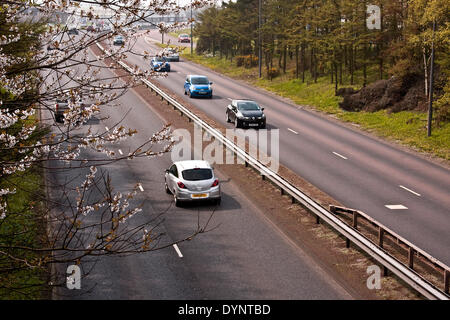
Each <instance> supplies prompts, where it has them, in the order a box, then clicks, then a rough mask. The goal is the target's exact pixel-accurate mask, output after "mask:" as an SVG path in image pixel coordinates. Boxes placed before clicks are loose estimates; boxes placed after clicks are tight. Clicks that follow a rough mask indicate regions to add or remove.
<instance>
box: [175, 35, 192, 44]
mask: <svg viewBox="0 0 450 320" xmlns="http://www.w3.org/2000/svg"><path fill="white" fill-rule="evenodd" d="M178 42H187V43H190V42H191V37H189V35H188V34H185V33H182V34H180V35H179V36H178Z"/></svg>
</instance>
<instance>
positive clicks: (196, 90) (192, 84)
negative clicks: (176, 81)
mask: <svg viewBox="0 0 450 320" xmlns="http://www.w3.org/2000/svg"><path fill="white" fill-rule="evenodd" d="M211 85H212V82H210V81H209V80H208V78H207V77H206V76H198V75H188V76H187V77H186V81H185V83H184V94H187V95H189V97H191V98H192V97H207V98H210V99H211V98H212V87H211Z"/></svg>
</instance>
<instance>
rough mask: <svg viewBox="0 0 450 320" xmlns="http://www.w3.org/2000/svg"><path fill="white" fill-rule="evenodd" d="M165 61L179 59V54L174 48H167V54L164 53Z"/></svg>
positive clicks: (176, 60)
mask: <svg viewBox="0 0 450 320" xmlns="http://www.w3.org/2000/svg"><path fill="white" fill-rule="evenodd" d="M166 59H167V61H175V62H178V61H180V55H179V54H178V52H177V51H176V50H175V49H174V48H169V49H167V55H166Z"/></svg>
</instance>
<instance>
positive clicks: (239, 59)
mask: <svg viewBox="0 0 450 320" xmlns="http://www.w3.org/2000/svg"><path fill="white" fill-rule="evenodd" d="M235 58H236V66H237V67H242V66H243V65H244V60H245V56H236V57H235Z"/></svg>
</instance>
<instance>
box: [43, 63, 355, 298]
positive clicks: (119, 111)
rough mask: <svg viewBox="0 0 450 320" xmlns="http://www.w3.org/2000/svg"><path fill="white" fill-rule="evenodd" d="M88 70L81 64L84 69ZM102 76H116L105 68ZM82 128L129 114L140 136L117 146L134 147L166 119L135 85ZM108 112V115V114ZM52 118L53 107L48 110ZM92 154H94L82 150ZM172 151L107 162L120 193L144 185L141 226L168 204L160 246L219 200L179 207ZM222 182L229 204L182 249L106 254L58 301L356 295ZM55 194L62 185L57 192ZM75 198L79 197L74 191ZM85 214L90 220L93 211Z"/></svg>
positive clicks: (65, 175)
mask: <svg viewBox="0 0 450 320" xmlns="http://www.w3.org/2000/svg"><path fill="white" fill-rule="evenodd" d="M80 73H82V70H81V71H80ZM100 76H101V77H109V76H113V74H112V73H111V72H110V71H109V70H103V71H102V72H101V74H100ZM119 102H120V106H118V107H115V108H110V109H108V110H107V111H104V113H103V114H102V115H101V116H97V117H95V118H94V119H92V120H91V121H90V122H89V123H87V124H84V125H82V126H81V127H80V129H79V130H81V131H84V132H86V131H87V130H88V128H90V129H91V130H92V131H93V132H96V131H99V132H102V131H104V130H108V129H111V128H112V127H113V125H114V124H116V123H117V122H119V121H120V120H121V119H122V117H123V115H124V113H126V112H129V113H128V115H127V116H126V118H125V119H123V121H122V123H121V124H122V125H125V126H129V127H132V128H135V129H137V130H138V132H139V134H138V135H137V136H136V137H135V138H133V139H131V140H127V141H124V142H121V143H120V144H118V145H115V147H114V148H115V149H116V151H117V153H124V154H126V153H127V152H129V151H131V150H133V149H134V148H136V147H137V146H139V145H140V144H141V143H142V142H144V141H145V140H146V139H147V138H148V137H150V136H151V135H152V134H153V133H154V132H156V131H157V130H159V129H160V128H162V126H163V124H164V121H163V120H162V119H160V118H159V117H158V116H157V115H156V114H155V113H154V112H153V111H152V109H151V107H149V105H147V103H146V102H145V101H143V100H142V99H141V98H140V97H139V96H138V95H137V94H136V93H135V92H134V91H133V90H130V91H128V93H126V94H125V95H124V96H122V97H121V98H120V99H119ZM102 116H107V118H106V119H102ZM43 118H44V119H46V120H45V121H47V122H50V121H51V120H50V119H51V115H50V114H49V112H47V111H46V112H44V113H43ZM83 156H88V157H93V156H94V154H93V153H90V152H89V153H87V154H83ZM170 164H171V160H170V155H169V154H167V155H165V156H163V157H157V158H153V159H147V158H138V159H133V160H130V161H121V162H115V163H112V164H110V165H108V167H107V169H108V171H109V174H110V177H111V179H112V183H113V186H114V188H115V190H116V191H121V192H126V191H127V190H130V189H132V187H133V186H134V185H135V184H136V183H137V182H138V183H140V184H141V186H142V189H141V191H140V192H138V195H137V197H136V198H135V199H134V200H133V202H132V205H136V204H140V203H142V204H143V212H141V213H139V214H137V215H136V216H135V217H134V218H132V219H130V220H129V221H130V223H132V225H136V226H137V225H139V224H140V223H142V222H144V221H147V220H149V219H151V218H155V217H157V216H158V215H159V214H160V213H161V212H164V211H166V210H168V212H167V213H166V214H165V215H164V216H163V217H164V220H163V221H161V224H160V225H159V226H158V228H157V231H158V232H163V233H164V234H165V236H164V238H163V239H162V242H161V244H169V243H171V242H173V241H176V240H178V239H182V238H184V237H186V236H188V235H189V234H191V233H192V232H193V231H194V230H195V228H196V227H197V224H198V222H199V221H200V224H204V223H205V222H206V221H207V219H208V218H209V217H210V214H211V212H212V210H213V209H214V208H215V207H214V205H212V204H204V205H199V206H197V205H190V206H189V205H188V206H186V207H184V208H176V207H174V206H173V198H172V196H170V195H168V194H166V193H165V191H164V169H166V168H168V167H169V166H170ZM217 173H218V175H219V178H220V179H221V181H222V191H223V198H222V204H221V206H220V207H219V208H218V209H217V211H216V212H215V214H214V215H213V218H212V220H211V222H210V223H209V226H210V227H217V228H214V229H213V230H212V231H210V232H207V233H205V234H202V235H200V236H198V237H196V238H194V239H193V240H192V241H189V242H183V243H180V244H179V245H178V247H176V248H175V247H169V248H166V249H163V250H159V251H154V252H149V253H145V254H140V255H131V256H126V257H102V258H100V259H99V260H98V261H97V262H96V264H95V265H94V264H92V265H84V266H83V270H89V269H90V268H91V267H94V268H93V270H92V271H91V272H90V275H89V276H88V277H87V278H84V279H82V283H81V287H82V288H81V290H68V289H65V288H60V289H58V290H56V291H55V296H54V298H56V299H350V298H351V296H350V295H349V294H348V293H347V292H346V291H345V290H344V289H343V288H342V287H341V286H340V285H339V284H338V283H337V282H336V281H335V280H334V279H333V278H332V277H330V276H329V275H328V274H327V273H326V272H324V271H323V270H322V269H321V268H320V267H319V266H318V265H317V264H316V263H315V262H314V261H313V259H311V258H310V257H309V256H308V255H307V254H305V252H304V251H302V249H301V248H299V247H298V246H295V245H294V244H293V243H292V242H291V241H289V239H287V238H286V237H285V236H284V235H283V234H281V232H280V231H279V230H278V229H276V228H274V227H273V225H272V224H270V223H269V222H268V221H267V219H266V218H265V217H264V214H263V213H262V212H260V210H259V209H258V208H257V207H256V206H255V205H253V204H252V203H250V202H249V201H248V200H247V199H246V197H245V194H243V193H242V192H240V191H239V189H238V188H237V187H236V186H234V185H233V182H230V181H229V180H228V179H227V177H226V176H223V175H222V174H221V173H220V172H217ZM85 174H86V170H84V171H83V170H81V172H80V170H70V171H67V172H52V173H51V179H54V181H59V182H61V183H62V182H64V181H73V182H74V183H75V184H76V183H77V182H78V183H79V182H80V181H82V179H83V178H84V176H85ZM52 192H53V193H52V194H53V196H56V194H57V192H58V190H53V191H52ZM73 196H74V195H73ZM86 219H88V220H89V219H90V217H89V216H88V217H87V218H86Z"/></svg>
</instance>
